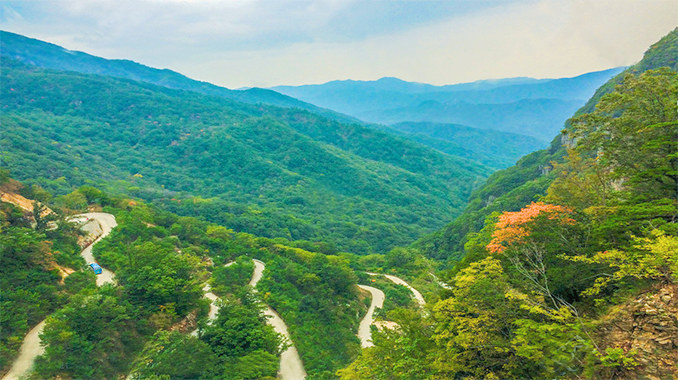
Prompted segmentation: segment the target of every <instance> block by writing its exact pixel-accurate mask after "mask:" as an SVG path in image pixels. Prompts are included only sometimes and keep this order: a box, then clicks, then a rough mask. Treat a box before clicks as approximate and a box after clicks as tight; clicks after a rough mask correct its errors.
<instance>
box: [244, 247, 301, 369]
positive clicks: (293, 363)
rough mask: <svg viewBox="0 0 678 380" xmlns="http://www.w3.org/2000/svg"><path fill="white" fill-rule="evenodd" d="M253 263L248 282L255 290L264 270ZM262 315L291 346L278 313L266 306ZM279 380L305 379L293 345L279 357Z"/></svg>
mask: <svg viewBox="0 0 678 380" xmlns="http://www.w3.org/2000/svg"><path fill="white" fill-rule="evenodd" d="M252 261H254V273H252V280H250V286H251V287H252V288H255V291H256V286H257V283H259V280H261V277H262V276H263V273H264V269H265V268H266V266H265V264H264V263H263V262H262V261H260V260H257V259H254V260H252ZM264 314H265V315H268V316H270V318H268V324H269V325H271V326H273V329H274V330H275V331H276V332H277V333H278V334H282V335H283V336H284V337H285V338H287V340H288V342H289V343H290V344H292V338H291V337H290V332H289V331H288V330H287V325H285V322H284V321H283V320H282V318H280V316H279V315H278V313H276V312H275V310H273V309H271V308H270V307H269V306H266V310H264ZM279 375H280V378H281V379H283V380H301V379H304V378H305V377H306V370H304V364H303V363H302V362H301V357H300V356H299V352H298V351H297V348H296V347H294V345H291V346H289V347H288V348H287V349H286V350H285V351H284V352H283V353H282V354H281V355H280V373H279Z"/></svg>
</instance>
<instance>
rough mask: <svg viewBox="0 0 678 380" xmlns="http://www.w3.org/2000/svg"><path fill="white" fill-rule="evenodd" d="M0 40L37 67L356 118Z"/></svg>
mask: <svg viewBox="0 0 678 380" xmlns="http://www.w3.org/2000/svg"><path fill="white" fill-rule="evenodd" d="M0 43H1V44H2V49H0V55H3V56H5V57H8V58H11V59H15V60H18V61H21V62H24V63H26V64H29V65H34V66H38V67H44V68H48V69H55V70H64V71H73V72H78V73H84V74H98V75H106V76H112V77H117V78H125V79H132V80H135V81H140V82H147V83H151V84H155V85H158V86H163V87H168V88H174V89H180V90H188V91H194V92H198V93H201V94H205V95H213V96H219V97H223V98H227V99H233V100H237V101H240V102H243V103H249V104H258V103H263V104H270V105H275V106H279V107H291V108H300V109H305V110H309V111H312V112H314V113H317V114H321V115H324V116H325V117H329V118H332V119H336V120H340V121H344V122H358V120H357V119H354V118H351V117H349V116H346V115H342V114H339V113H336V112H333V111H330V110H327V109H323V108H320V107H316V106H314V105H313V104H309V103H305V102H302V101H300V100H298V99H295V98H291V97H289V96H286V95H283V94H280V93H278V92H275V91H272V90H267V89H264V88H251V89H247V90H230V89H228V88H225V87H220V86H216V85H213V84H211V83H208V82H201V81H197V80H193V79H190V78H188V77H186V76H184V75H181V74H179V73H177V72H175V71H172V70H168V69H155V68H152V67H148V66H145V65H142V64H139V63H136V62H133V61H129V60H124V59H114V60H109V59H105V58H100V57H96V56H93V55H90V54H87V53H83V52H79V51H71V50H67V49H65V48H62V47H60V46H57V45H54V44H50V43H47V42H43V41H40V40H36V39H33V38H28V37H24V36H22V35H19V34H15V33H10V32H6V31H2V30H0Z"/></svg>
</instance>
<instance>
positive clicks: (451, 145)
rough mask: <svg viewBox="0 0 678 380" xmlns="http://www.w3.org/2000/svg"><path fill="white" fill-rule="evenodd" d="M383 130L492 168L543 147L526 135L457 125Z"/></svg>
mask: <svg viewBox="0 0 678 380" xmlns="http://www.w3.org/2000/svg"><path fill="white" fill-rule="evenodd" d="M377 128H378V127H377ZM382 128H383V129H385V130H391V131H396V132H397V133H400V134H402V135H403V136H405V137H407V138H409V139H410V140H414V141H417V142H420V143H422V144H424V145H427V146H430V147H431V148H435V149H438V150H439V151H441V152H444V153H447V154H449V155H452V156H457V157H464V158H468V159H470V160H476V161H479V162H481V163H483V164H484V165H487V166H488V167H490V168H493V169H504V168H506V167H509V166H512V165H513V164H515V163H516V161H517V160H518V159H519V158H521V157H523V156H524V155H526V154H528V153H531V152H534V151H535V150H538V149H539V148H541V147H542V146H543V145H544V144H542V142H541V141H539V140H537V139H535V138H533V137H529V136H526V135H521V134H517V133H508V132H499V131H490V130H486V129H478V128H471V127H467V126H464V125H457V124H438V123H424V122H421V123H415V122H409V123H398V124H393V125H390V126H388V127H386V126H383V127H382Z"/></svg>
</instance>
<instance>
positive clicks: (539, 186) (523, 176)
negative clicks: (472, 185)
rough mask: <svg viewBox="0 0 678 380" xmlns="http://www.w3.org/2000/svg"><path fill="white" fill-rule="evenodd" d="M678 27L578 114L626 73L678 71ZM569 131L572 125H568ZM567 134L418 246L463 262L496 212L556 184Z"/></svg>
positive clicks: (498, 179)
mask: <svg viewBox="0 0 678 380" xmlns="http://www.w3.org/2000/svg"><path fill="white" fill-rule="evenodd" d="M677 51H678V28H677V29H674V30H673V31H671V32H670V33H669V34H668V35H666V36H665V37H664V38H662V39H661V40H660V41H658V42H657V43H655V44H654V45H652V46H651V47H650V48H649V49H648V50H647V52H646V53H645V55H644V57H643V59H642V60H641V61H640V62H638V63H637V64H635V65H633V66H631V67H630V68H628V69H627V70H626V71H624V72H623V73H621V74H619V75H617V76H616V77H614V78H612V79H610V80H609V81H608V82H607V83H605V84H604V85H603V86H601V87H600V88H599V89H598V90H597V91H596V92H595V94H594V95H593V96H592V97H591V99H590V100H589V101H588V102H587V104H586V105H584V106H583V107H582V108H581V109H580V110H579V111H578V112H577V114H582V113H586V112H590V111H592V110H593V109H594V108H595V105H596V104H597V102H598V101H599V100H600V98H601V97H602V96H603V95H605V94H607V93H609V92H611V91H612V90H613V89H614V86H615V85H616V84H618V83H619V82H620V81H621V79H622V78H623V76H624V74H625V73H634V74H638V73H642V72H644V71H647V70H652V69H657V68H660V67H665V66H666V67H669V68H671V69H672V70H677V69H678V63H677V58H676V57H677V56H678V55H677V54H676V52H677ZM565 127H566V128H567V127H568V126H567V125H565ZM566 142H567V139H566V138H565V135H559V136H556V137H555V138H554V139H553V141H552V143H551V145H550V147H549V148H547V149H544V150H540V151H537V152H534V153H531V154H529V155H527V156H525V157H523V158H522V159H521V160H520V161H518V163H517V164H516V165H515V166H512V167H510V168H508V169H505V170H501V171H498V172H495V173H493V174H492V175H491V176H490V177H489V178H488V179H487V182H486V183H485V184H484V185H483V186H482V187H480V188H478V189H477V190H475V191H474V193H473V195H472V196H471V198H470V201H469V204H468V206H466V209H465V210H464V212H463V213H462V214H461V215H460V216H459V217H458V218H457V219H455V220H454V221H453V222H451V223H450V224H448V225H447V226H446V227H445V228H443V229H441V230H439V231H437V232H435V233H434V234H432V235H430V236H427V237H424V238H422V239H420V240H419V241H418V242H417V243H416V245H417V246H418V247H420V248H421V250H422V251H423V252H424V253H425V254H426V255H428V256H430V257H436V258H441V259H451V260H453V261H456V260H459V259H460V258H461V255H462V254H463V247H464V244H465V243H466V242H467V241H468V238H469V236H468V235H469V233H471V232H477V231H479V230H480V229H481V228H482V226H483V223H484V220H485V218H486V217H487V216H488V215H490V214H491V213H492V212H495V211H517V210H519V209H520V208H521V207H523V206H524V205H525V204H527V203H529V202H532V201H535V200H537V199H538V198H539V197H540V196H542V195H544V193H545V191H546V189H547V188H548V186H549V185H550V184H551V182H552V181H553V178H554V177H553V175H552V174H551V173H550V169H551V162H552V161H560V160H561V159H562V157H563V156H564V155H565V149H564V148H563V144H565V143H566Z"/></svg>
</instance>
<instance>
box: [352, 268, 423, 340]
mask: <svg viewBox="0 0 678 380" xmlns="http://www.w3.org/2000/svg"><path fill="white" fill-rule="evenodd" d="M365 273H367V274H369V275H370V276H384V277H386V278H387V279H389V280H390V281H391V282H393V283H395V284H398V285H403V286H405V287H406V288H408V289H409V290H410V292H412V296H413V297H414V299H415V301H417V304H418V305H419V307H424V305H426V300H425V299H424V296H422V295H421V293H420V292H419V291H418V290H417V289H415V288H413V287H412V286H411V285H410V284H408V283H407V281H405V280H403V279H402V278H400V277H397V276H393V275H390V274H383V273H374V272H365ZM358 287H360V288H361V289H363V290H366V291H368V292H370V294H371V295H372V303H371V304H370V307H369V308H368V309H367V313H366V314H365V316H364V317H363V319H362V320H361V321H360V324H359V325H358V338H360V345H361V346H362V347H363V348H365V347H372V346H374V343H372V329H371V328H370V326H371V325H372V324H373V323H374V311H375V310H376V309H377V308H379V309H380V308H382V307H383V306H384V300H385V299H386V296H385V295H384V292H383V291H381V290H379V289H377V288H374V287H371V286H367V285H358ZM390 323H393V322H390Z"/></svg>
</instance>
